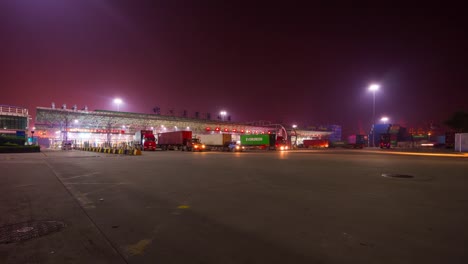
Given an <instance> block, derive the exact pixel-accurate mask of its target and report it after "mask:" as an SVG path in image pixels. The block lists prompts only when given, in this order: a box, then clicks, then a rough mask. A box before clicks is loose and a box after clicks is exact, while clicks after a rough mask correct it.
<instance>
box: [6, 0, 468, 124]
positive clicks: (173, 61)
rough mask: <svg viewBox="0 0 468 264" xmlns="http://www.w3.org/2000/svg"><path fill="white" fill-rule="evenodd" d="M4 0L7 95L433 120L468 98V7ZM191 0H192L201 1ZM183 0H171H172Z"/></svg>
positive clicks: (309, 118)
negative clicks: (466, 15)
mask: <svg viewBox="0 0 468 264" xmlns="http://www.w3.org/2000/svg"><path fill="white" fill-rule="evenodd" d="M153 2H156V1H110V0H108V1H105V0H100V1H94V0H80V1H72V0H69V1H60V0H55V1H52V0H41V1H26V0H18V1H13V0H6V1H2V2H0V35H1V39H2V43H1V45H0V56H1V64H0V77H1V78H0V89H1V96H0V104H8V105H18V106H24V107H27V108H29V109H30V110H31V112H34V111H33V110H34V108H35V107H36V106H50V103H51V102H55V103H56V105H57V106H60V105H61V104H63V103H66V104H67V106H68V107H71V106H72V105H74V104H77V105H78V107H79V108H82V107H83V106H84V105H85V104H86V105H88V107H89V109H108V110H113V109H116V106H115V105H113V104H112V100H113V99H114V98H115V97H120V98H122V99H123V100H124V104H123V105H122V106H121V107H120V110H121V111H129V112H144V113H151V111H152V110H151V109H152V108H153V107H154V106H159V107H161V110H162V112H163V113H166V112H167V111H168V109H169V108H174V109H175V111H176V113H179V114H180V113H181V112H182V111H183V110H184V109H185V110H188V112H189V116H193V113H194V112H195V111H200V112H210V113H211V114H212V117H213V118H215V117H216V115H217V113H218V112H219V111H220V110H226V111H228V113H229V114H230V115H231V116H232V119H233V120H235V121H250V120H270V121H274V122H277V121H280V122H283V123H285V124H292V123H298V124H316V125H318V124H341V125H343V128H344V131H346V132H349V133H356V132H359V130H362V129H365V128H368V125H369V124H370V121H371V117H372V93H370V92H368V91H367V86H368V85H369V84H370V83H372V82H377V83H379V84H381V86H382V87H381V90H379V91H378V92H377V93H376V118H379V117H380V116H383V115H386V116H389V117H390V119H391V121H390V122H391V123H400V124H403V125H407V126H424V125H425V124H427V123H428V122H429V121H431V120H433V121H434V122H436V123H441V122H443V120H445V119H447V118H448V117H449V116H450V115H451V113H453V112H454V111H456V110H465V111H466V110H468V109H467V108H468V100H467V98H468V89H467V88H466V83H467V81H466V78H465V77H466V76H467V66H466V65H467V64H466V61H467V59H468V52H467V49H466V47H468V41H467V34H466V32H468V29H467V28H466V26H465V24H464V23H463V22H464V19H463V13H462V9H458V10H460V11H457V9H455V8H454V9H446V10H444V9H438V10H435V9H434V10H432V9H423V8H419V9H395V8H392V9H388V8H387V9H384V8H374V9H357V8H343V9H340V8H318V7H314V8H312V7H307V6H302V7H301V6H297V7H288V6H285V3H283V5H282V6H276V7H274V6H264V5H259V6H254V5H249V6H248V7H246V6H244V7H240V6H235V5H229V4H220V5H218V6H216V7H214V6H213V7H210V8H207V7H206V6H205V7H202V6H197V5H196V4H187V3H186V4H181V2H178V4H175V3H174V1H165V2H167V3H165V4H158V5H156V4H154V3H153ZM187 2H188V1H187ZM194 2H196V1H194ZM169 3H171V4H169Z"/></svg>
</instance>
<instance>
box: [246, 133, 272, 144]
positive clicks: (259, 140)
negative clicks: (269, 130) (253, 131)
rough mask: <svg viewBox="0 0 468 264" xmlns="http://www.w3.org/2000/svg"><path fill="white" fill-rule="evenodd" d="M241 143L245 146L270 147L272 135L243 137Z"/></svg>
mask: <svg viewBox="0 0 468 264" xmlns="http://www.w3.org/2000/svg"><path fill="white" fill-rule="evenodd" d="M240 141H241V145H245V146H261V145H270V135H241V136H240Z"/></svg>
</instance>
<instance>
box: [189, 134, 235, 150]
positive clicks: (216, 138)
mask: <svg viewBox="0 0 468 264" xmlns="http://www.w3.org/2000/svg"><path fill="white" fill-rule="evenodd" d="M197 138H198V139H199V140H200V142H201V143H203V144H205V146H206V148H207V149H209V150H220V151H228V150H230V149H229V145H230V144H231V143H232V141H233V139H232V135H231V134H208V135H203V134H202V135H197Z"/></svg>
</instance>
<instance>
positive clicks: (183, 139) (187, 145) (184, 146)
mask: <svg viewBox="0 0 468 264" xmlns="http://www.w3.org/2000/svg"><path fill="white" fill-rule="evenodd" d="M158 146H159V147H160V148H161V149H162V150H168V149H173V150H182V151H185V150H187V151H192V149H193V147H194V146H193V144H192V131H174V132H165V133H160V134H158Z"/></svg>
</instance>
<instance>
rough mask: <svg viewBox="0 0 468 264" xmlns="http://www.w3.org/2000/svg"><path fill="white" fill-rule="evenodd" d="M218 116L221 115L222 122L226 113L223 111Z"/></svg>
mask: <svg viewBox="0 0 468 264" xmlns="http://www.w3.org/2000/svg"><path fill="white" fill-rule="evenodd" d="M219 114H220V115H221V120H222V121H224V117H225V116H226V115H227V112H226V111H224V110H223V111H221V112H219Z"/></svg>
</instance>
